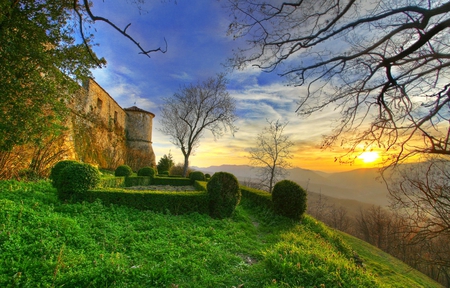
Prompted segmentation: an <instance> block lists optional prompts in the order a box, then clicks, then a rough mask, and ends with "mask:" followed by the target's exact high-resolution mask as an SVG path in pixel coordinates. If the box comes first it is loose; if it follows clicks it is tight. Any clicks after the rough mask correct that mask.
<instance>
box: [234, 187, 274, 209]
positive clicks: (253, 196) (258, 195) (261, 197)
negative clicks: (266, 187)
mask: <svg viewBox="0 0 450 288" xmlns="http://www.w3.org/2000/svg"><path fill="white" fill-rule="evenodd" d="M239 188H240V189H241V194H242V199H245V200H248V201H250V202H252V203H253V204H255V205H258V206H261V207H265V208H267V209H273V205H272V196H271V194H270V193H268V192H266V191H262V190H258V189H254V188H250V187H246V186H242V185H240V186H239Z"/></svg>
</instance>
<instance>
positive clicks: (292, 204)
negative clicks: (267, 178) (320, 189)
mask: <svg viewBox="0 0 450 288" xmlns="http://www.w3.org/2000/svg"><path fill="white" fill-rule="evenodd" d="M272 203H273V209H274V211H275V213H277V214H279V215H282V216H286V217H289V218H291V219H295V220H298V219H301V218H302V217H303V214H304V213H305V211H306V191H305V190H304V189H303V188H302V187H300V186H299V185H298V184H297V183H295V182H293V181H290V180H283V181H280V182H278V183H277V184H275V187H273V191H272Z"/></svg>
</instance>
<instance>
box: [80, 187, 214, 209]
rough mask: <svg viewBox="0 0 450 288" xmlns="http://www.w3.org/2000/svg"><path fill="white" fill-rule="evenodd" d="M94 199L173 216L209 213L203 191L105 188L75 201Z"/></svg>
mask: <svg viewBox="0 0 450 288" xmlns="http://www.w3.org/2000/svg"><path fill="white" fill-rule="evenodd" d="M95 199H100V200H101V201H102V202H103V204H105V205H110V204H118V205H124V206H128V207H134V208H137V209H140V210H152V211H156V212H163V213H166V212H170V213H171V214H174V215H180V214H187V213H194V212H197V213H201V214H208V213H209V201H208V194H207V193H206V192H205V191H194V192H182V193H174V192H160V191H147V192H143V191H136V190H126V189H118V188H107V189H95V190H89V191H87V192H85V193H83V194H82V195H80V197H79V199H77V200H80V201H88V202H93V201H95Z"/></svg>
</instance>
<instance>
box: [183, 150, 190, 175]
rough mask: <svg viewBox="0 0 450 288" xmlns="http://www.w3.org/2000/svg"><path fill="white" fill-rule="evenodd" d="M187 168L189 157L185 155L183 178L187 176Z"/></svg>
mask: <svg viewBox="0 0 450 288" xmlns="http://www.w3.org/2000/svg"><path fill="white" fill-rule="evenodd" d="M188 168H189V155H188V154H186V155H184V167H183V177H186V176H187V172H188Z"/></svg>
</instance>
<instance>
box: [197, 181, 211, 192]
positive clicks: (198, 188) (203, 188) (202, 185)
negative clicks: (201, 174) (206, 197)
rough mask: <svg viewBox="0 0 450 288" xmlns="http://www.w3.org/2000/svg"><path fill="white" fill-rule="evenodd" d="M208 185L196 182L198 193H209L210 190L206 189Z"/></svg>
mask: <svg viewBox="0 0 450 288" xmlns="http://www.w3.org/2000/svg"><path fill="white" fill-rule="evenodd" d="M207 184H208V183H207V182H206V181H195V182H194V187H195V190H197V191H208V188H207V187H206V185H207Z"/></svg>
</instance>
